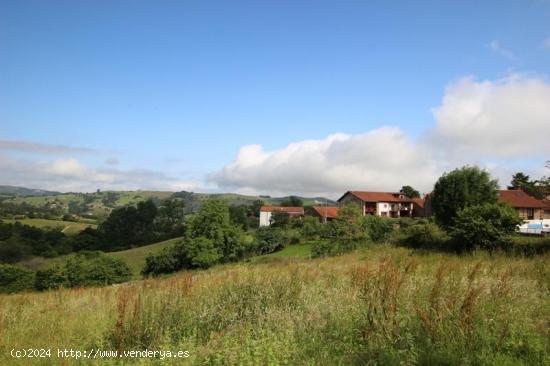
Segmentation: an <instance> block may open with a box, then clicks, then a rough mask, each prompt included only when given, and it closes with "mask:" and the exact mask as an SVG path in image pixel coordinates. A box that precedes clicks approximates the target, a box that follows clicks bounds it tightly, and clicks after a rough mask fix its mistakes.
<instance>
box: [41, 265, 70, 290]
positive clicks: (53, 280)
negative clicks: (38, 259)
mask: <svg viewBox="0 0 550 366" xmlns="http://www.w3.org/2000/svg"><path fill="white" fill-rule="evenodd" d="M67 285H68V282H67V276H66V275H65V272H64V271H63V269H62V268H60V267H52V268H48V269H43V270H39V271H36V276H35V281H34V287H35V288H36V289H37V290H38V291H44V290H52V289H56V288H60V287H63V286H67Z"/></svg>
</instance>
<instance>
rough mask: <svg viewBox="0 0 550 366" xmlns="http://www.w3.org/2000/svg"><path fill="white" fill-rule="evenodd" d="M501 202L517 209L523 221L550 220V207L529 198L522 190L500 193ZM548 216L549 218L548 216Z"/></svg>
mask: <svg viewBox="0 0 550 366" xmlns="http://www.w3.org/2000/svg"><path fill="white" fill-rule="evenodd" d="M499 201H500V202H504V203H507V204H509V205H510V206H512V207H513V208H515V209H516V210H517V212H518V214H519V216H520V217H521V218H522V219H525V220H540V219H544V218H550V214H548V211H550V210H549V205H548V204H547V203H546V202H544V201H540V200H538V199H536V198H533V197H531V196H529V195H528V194H527V193H525V192H524V191H522V190H521V189H514V190H502V191H499ZM547 214H548V216H546V215H547Z"/></svg>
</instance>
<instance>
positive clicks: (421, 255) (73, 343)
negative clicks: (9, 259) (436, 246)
mask: <svg viewBox="0 0 550 366" xmlns="http://www.w3.org/2000/svg"><path fill="white" fill-rule="evenodd" d="M306 254H307V247H301V246H289V247H287V248H285V249H284V250H283V251H282V252H279V253H278V254H277V255H275V254H273V255H271V256H270V257H269V260H262V261H255V260H251V261H248V262H241V263H236V264H226V265H218V266H215V267H213V268H211V269H209V270H204V271H185V272H179V273H177V274H175V275H173V276H170V277H164V278H157V279H146V280H140V281H134V282H130V283H125V284H121V285H116V286H109V287H103V288H86V289H61V290H55V291H49V292H43V293H21V294H13V295H0V364H2V365H52V364H53V365H67V364H75V363H78V364H83V365H86V364H98V363H99V362H97V360H88V359H81V360H79V361H78V362H77V361H75V360H68V359H58V358H57V357H55V355H53V358H45V359H39V358H33V359H14V358H11V357H10V355H9V351H10V350H11V349H13V348H28V347H32V348H51V349H57V348H72V349H80V350H89V349H103V350H134V349H136V350H137V349H149V350H187V351H189V358H187V359H185V360H181V359H177V360H176V359H164V360H160V359H123V360H121V359H102V360H101V362H100V364H107V365H109V364H112V365H115V364H120V363H121V362H124V363H128V364H142V365H148V364H154V365H165V364H189V365H234V364H240V365H285V364H286V365H369V364H372V365H375V364H379V365H396V364H406V365H549V364H550V357H549V356H550V342H549V339H550V338H549V336H550V334H549V324H550V297H549V291H550V266H549V263H550V262H549V259H550V256H548V255H544V256H539V257H532V258H524V257H511V256H506V255H503V254H492V255H491V254H488V253H486V252H475V253H473V254H468V255H452V254H442V253H428V252H419V251H414V250H412V249H407V248H395V247H392V246H389V245H372V246H370V247H369V248H366V249H363V250H360V251H354V252H351V253H348V254H345V255H342V256H338V257H331V258H323V259H308V258H307V257H306ZM294 255H295V256H294Z"/></svg>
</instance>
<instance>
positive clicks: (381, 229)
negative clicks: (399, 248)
mask: <svg viewBox="0 0 550 366" xmlns="http://www.w3.org/2000/svg"><path fill="white" fill-rule="evenodd" d="M364 221H365V227H366V229H367V232H368V233H369V236H370V238H371V240H372V241H374V242H382V241H384V240H386V239H387V238H388V237H389V236H390V234H391V233H392V231H393V223H392V221H391V220H389V219H387V218H383V217H379V216H374V215H368V216H365V217H364Z"/></svg>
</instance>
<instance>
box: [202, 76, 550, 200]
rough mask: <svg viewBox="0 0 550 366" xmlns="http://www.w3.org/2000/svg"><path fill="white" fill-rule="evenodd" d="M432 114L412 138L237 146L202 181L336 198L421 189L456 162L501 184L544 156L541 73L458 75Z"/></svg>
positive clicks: (381, 135) (549, 111) (548, 89)
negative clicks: (483, 77) (356, 192)
mask: <svg viewBox="0 0 550 366" xmlns="http://www.w3.org/2000/svg"><path fill="white" fill-rule="evenodd" d="M433 114H434V118H435V125H434V126H433V127H432V128H430V129H428V130H427V131H425V134H424V137H423V138H421V139H419V140H413V139H411V138H409V137H408V136H407V135H406V134H405V133H404V132H403V131H402V130H400V129H399V128H397V127H382V128H378V129H375V130H372V131H370V132H367V133H365V134H360V135H345V134H335V135H331V136H328V137H327V138H325V139H322V140H306V141H299V142H294V143H291V144H289V145H287V146H285V147H282V148H280V149H277V150H273V151H265V150H264V149H263V148H262V146H260V145H247V146H243V147H242V148H241V149H240V150H239V152H238V154H237V157H236V158H235V160H234V161H233V162H231V163H229V164H227V165H226V166H225V167H224V168H223V169H221V170H220V171H218V172H216V173H214V174H211V175H210V177H209V180H210V181H211V182H214V183H216V184H217V185H218V186H219V187H222V188H225V189H233V190H237V191H240V192H248V193H251V192H256V193H270V194H289V193H302V194H309V195H317V194H323V195H327V196H329V197H337V196H338V195H340V194H342V193H343V192H345V191H346V190H352V189H362V190H383V191H394V190H397V189H399V188H400V187H401V186H402V185H405V184H407V185H412V186H414V187H416V188H417V189H419V190H421V191H423V192H429V191H430V190H431V189H432V187H433V184H434V183H435V181H436V180H437V178H438V177H439V176H440V175H441V174H442V173H443V172H444V171H449V170H452V169H454V168H456V167H460V166H462V165H466V164H476V165H480V166H482V167H484V168H486V169H488V170H490V171H491V172H492V173H493V174H494V175H495V177H497V178H499V179H500V180H501V184H502V185H505V184H506V183H507V182H508V181H509V177H510V175H511V173H512V172H513V171H515V170H524V171H526V172H527V173H530V172H531V171H532V166H533V165H534V166H537V165H542V164H543V162H544V160H546V159H548V157H549V155H550V128H549V127H550V84H549V83H548V81H547V80H545V79H543V78H540V77H538V78H534V77H532V78H528V77H523V76H521V75H512V76H510V77H507V78H505V79H502V80H497V81H476V80H475V79H474V78H472V77H467V78H463V79H460V80H459V81H457V82H455V83H453V84H451V85H450V86H449V87H448V88H447V89H446V91H445V94H444V96H443V99H442V103H441V105H440V106H439V107H437V108H434V109H433ZM529 159H531V160H529ZM533 162H535V164H533ZM530 169H531V170H530ZM539 173H540V171H539ZM539 173H535V174H533V176H540V174H539Z"/></svg>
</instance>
